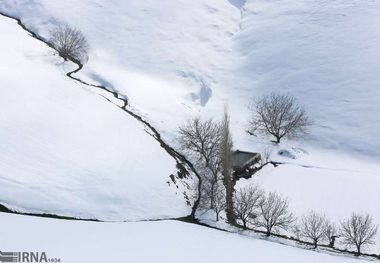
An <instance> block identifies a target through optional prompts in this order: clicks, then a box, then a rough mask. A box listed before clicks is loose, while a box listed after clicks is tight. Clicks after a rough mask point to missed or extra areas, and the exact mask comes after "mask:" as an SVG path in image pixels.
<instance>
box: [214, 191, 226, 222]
mask: <svg viewBox="0 0 380 263" xmlns="http://www.w3.org/2000/svg"><path fill="white" fill-rule="evenodd" d="M225 209H226V191H225V188H224V186H223V185H222V186H220V187H218V188H217V190H216V193H215V202H214V211H215V216H216V218H215V219H216V221H219V214H220V212H222V211H224V210H225Z"/></svg>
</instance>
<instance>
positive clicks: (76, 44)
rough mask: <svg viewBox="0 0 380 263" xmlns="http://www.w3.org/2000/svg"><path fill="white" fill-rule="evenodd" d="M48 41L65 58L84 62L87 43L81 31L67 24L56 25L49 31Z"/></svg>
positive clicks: (86, 57)
mask: <svg viewBox="0 0 380 263" xmlns="http://www.w3.org/2000/svg"><path fill="white" fill-rule="evenodd" d="M50 43H51V44H52V45H53V47H54V48H55V50H57V52H58V53H59V55H60V56H61V57H63V58H64V59H65V60H67V59H71V60H77V61H79V62H81V63H84V62H86V61H87V59H88V54H87V53H88V49H89V45H88V42H87V39H86V38H85V36H84V35H83V33H82V32H81V31H80V30H79V29H76V28H72V27H70V26H68V25H62V26H59V27H57V28H56V29H55V30H53V31H52V32H51V35H50Z"/></svg>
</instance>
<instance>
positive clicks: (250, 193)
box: [234, 186, 264, 229]
mask: <svg viewBox="0 0 380 263" xmlns="http://www.w3.org/2000/svg"><path fill="white" fill-rule="evenodd" d="M263 195H264V193H263V191H262V190H260V189H259V188H258V187H253V186H248V187H245V188H242V189H239V190H238V191H237V192H236V195H235V201H234V208H235V210H234V212H235V216H236V219H238V220H240V221H241V222H242V223H243V227H244V228H245V229H246V228H247V223H248V222H251V223H252V222H253V221H254V220H255V219H256V218H257V217H258V215H259V212H258V208H259V204H260V202H261V199H262V198H263Z"/></svg>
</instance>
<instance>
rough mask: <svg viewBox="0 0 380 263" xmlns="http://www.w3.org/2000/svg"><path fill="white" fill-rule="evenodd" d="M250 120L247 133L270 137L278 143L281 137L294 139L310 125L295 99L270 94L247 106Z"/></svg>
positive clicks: (304, 112)
mask: <svg viewBox="0 0 380 263" xmlns="http://www.w3.org/2000/svg"><path fill="white" fill-rule="evenodd" d="M249 110H250V111H251V119H250V121H249V129H248V133H249V134H252V135H256V134H264V135H272V136H274V137H275V138H276V143H279V142H280V141H281V139H282V138H283V137H295V136H298V135H301V134H303V133H305V132H306V131H307V127H308V126H310V125H311V121H310V120H309V118H308V116H307V114H306V111H305V110H304V109H303V108H302V107H301V106H300V105H298V103H297V101H296V100H295V98H293V97H291V96H288V95H279V94H276V93H271V94H270V95H267V96H264V97H261V98H260V99H258V100H257V101H253V102H252V103H251V105H250V106H249Z"/></svg>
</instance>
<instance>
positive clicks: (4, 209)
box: [0, 204, 102, 222]
mask: <svg viewBox="0 0 380 263" xmlns="http://www.w3.org/2000/svg"><path fill="white" fill-rule="evenodd" d="M0 212H2V213H8V214H16V215H24V216H35V217H45V218H53V219H63V220H76V221H91V222H102V221H100V220H98V219H90V218H79V217H71V216H61V215H56V214H50V213H40V214H39V213H24V212H18V211H15V210H12V209H9V208H8V207H6V206H5V205H2V204H0Z"/></svg>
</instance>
